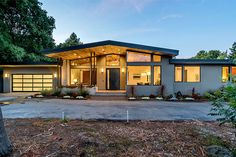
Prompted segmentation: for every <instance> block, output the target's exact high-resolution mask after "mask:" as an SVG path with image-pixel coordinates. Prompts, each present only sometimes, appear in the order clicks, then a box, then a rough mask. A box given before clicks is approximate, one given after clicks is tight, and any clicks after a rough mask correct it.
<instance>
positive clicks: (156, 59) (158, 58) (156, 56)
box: [153, 55, 161, 62]
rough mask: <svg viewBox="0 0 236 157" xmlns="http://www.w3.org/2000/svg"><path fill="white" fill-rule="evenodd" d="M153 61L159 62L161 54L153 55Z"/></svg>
mask: <svg viewBox="0 0 236 157" xmlns="http://www.w3.org/2000/svg"><path fill="white" fill-rule="evenodd" d="M153 62H161V56H159V55H153Z"/></svg>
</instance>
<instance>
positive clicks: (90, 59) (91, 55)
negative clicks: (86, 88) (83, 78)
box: [89, 52, 93, 86]
mask: <svg viewBox="0 0 236 157" xmlns="http://www.w3.org/2000/svg"><path fill="white" fill-rule="evenodd" d="M92 57H93V53H92V52H90V58H89V62H90V86H92Z"/></svg>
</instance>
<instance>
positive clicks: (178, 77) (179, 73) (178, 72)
mask: <svg viewBox="0 0 236 157" xmlns="http://www.w3.org/2000/svg"><path fill="white" fill-rule="evenodd" d="M182 81H183V80H182V66H175V82H182Z"/></svg>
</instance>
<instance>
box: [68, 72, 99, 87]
mask: <svg viewBox="0 0 236 157" xmlns="http://www.w3.org/2000/svg"><path fill="white" fill-rule="evenodd" d="M93 75H94V76H93ZM92 82H93V84H95V83H96V70H95V72H93V73H92ZM77 84H84V85H90V69H71V85H77Z"/></svg>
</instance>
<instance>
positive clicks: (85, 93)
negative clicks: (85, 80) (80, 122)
mask: <svg viewBox="0 0 236 157" xmlns="http://www.w3.org/2000/svg"><path fill="white" fill-rule="evenodd" d="M79 95H81V96H83V97H87V96H89V91H88V90H86V89H81V90H80V92H79Z"/></svg>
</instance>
